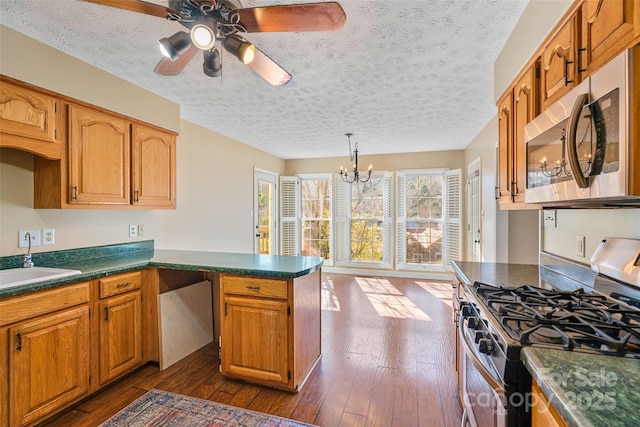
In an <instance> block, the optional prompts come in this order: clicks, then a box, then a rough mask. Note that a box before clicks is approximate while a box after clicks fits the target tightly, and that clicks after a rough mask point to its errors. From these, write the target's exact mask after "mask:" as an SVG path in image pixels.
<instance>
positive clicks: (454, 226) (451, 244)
mask: <svg viewBox="0 0 640 427" xmlns="http://www.w3.org/2000/svg"><path fill="white" fill-rule="evenodd" d="M444 182H445V192H446V194H445V200H444V203H445V217H444V245H445V248H444V260H443V261H444V265H445V266H448V265H449V264H450V263H451V261H455V260H460V259H461V249H462V240H461V239H462V188H461V187H462V172H461V170H460V169H455V170H451V171H446V172H445V174H444Z"/></svg>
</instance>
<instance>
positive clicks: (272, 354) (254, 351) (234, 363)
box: [221, 296, 290, 385]
mask: <svg viewBox="0 0 640 427" xmlns="http://www.w3.org/2000/svg"><path fill="white" fill-rule="evenodd" d="M287 325H288V315H287V303H286V301H274V300H269V299H262V298H250V297H234V296H226V297H225V299H224V302H223V313H222V325H221V326H222V328H221V340H222V352H221V353H222V356H221V357H222V360H221V371H222V374H223V375H229V376H235V377H240V378H246V379H253V380H257V381H263V382H265V381H266V382H269V383H273V384H278V383H279V384H282V385H287V383H288V382H289V380H288V376H289V372H290V371H289V365H288V346H289V336H288V326H287Z"/></svg>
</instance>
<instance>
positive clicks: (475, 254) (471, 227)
mask: <svg viewBox="0 0 640 427" xmlns="http://www.w3.org/2000/svg"><path fill="white" fill-rule="evenodd" d="M480 200H481V199H480V158H477V159H476V160H474V161H473V162H471V163H470V164H469V166H468V167H467V259H468V260H469V261H473V262H480V261H481V260H482V246H481V245H480V235H481V227H480V225H481V224H482V221H481V215H480V212H481V210H480V209H481V206H480Z"/></svg>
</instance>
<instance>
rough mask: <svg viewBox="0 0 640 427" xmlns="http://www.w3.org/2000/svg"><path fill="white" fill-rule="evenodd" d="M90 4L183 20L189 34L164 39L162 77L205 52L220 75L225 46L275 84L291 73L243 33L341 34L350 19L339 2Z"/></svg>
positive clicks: (207, 67)
mask: <svg viewBox="0 0 640 427" xmlns="http://www.w3.org/2000/svg"><path fill="white" fill-rule="evenodd" d="M84 1H86V2H89V3H97V4H102V5H105V6H111V7H115V8H119V9H125V10H130V11H133V12H139V13H144V14H147V15H152V16H157V17H159V18H164V19H168V20H170V21H177V22H179V23H180V24H182V25H183V26H184V27H186V28H187V29H188V31H178V32H177V33H175V34H174V35H172V36H170V37H165V38H162V39H160V40H159V41H158V43H159V44H160V51H161V52H162V54H163V55H164V57H163V58H162V60H161V61H160V62H159V63H158V65H156V67H155V69H154V72H156V73H158V74H161V75H165V76H172V75H177V74H180V72H181V71H182V70H183V69H184V67H185V66H186V65H187V63H188V62H189V61H190V60H191V58H193V56H194V55H195V54H196V53H197V52H198V51H199V50H201V51H202V52H203V56H204V62H203V66H202V68H203V72H204V73H205V74H206V75H208V76H210V77H218V76H220V75H222V62H221V50H220V48H219V46H220V47H223V48H224V49H225V50H226V51H227V52H229V53H231V54H233V55H234V56H235V57H237V58H238V59H239V60H240V61H242V62H243V63H244V64H246V65H247V67H249V68H250V69H251V70H253V71H254V72H256V73H257V74H258V75H259V76H260V77H262V78H263V79H265V80H266V81H268V82H269V83H271V84H272V85H273V86H280V85H283V84H285V83H287V82H288V81H289V80H291V74H289V73H288V72H287V71H285V70H284V69H283V68H282V67H280V65H278V64H277V63H276V62H275V61H273V60H272V59H271V58H269V57H268V56H267V55H265V54H264V53H263V52H262V51H260V50H259V49H258V48H257V47H255V46H254V45H253V44H252V43H251V42H249V41H248V40H247V39H246V38H245V37H244V36H243V35H242V33H258V32H307V31H333V32H338V31H340V30H341V29H342V26H343V25H344V22H345V20H346V15H345V13H344V10H343V9H342V6H340V4H338V3H337V2H324V3H303V4H291V5H281V6H265V7H250V8H242V5H241V3H240V1H239V0H169V4H168V7H165V6H162V5H159V4H155V3H150V2H146V1H142V0H84Z"/></svg>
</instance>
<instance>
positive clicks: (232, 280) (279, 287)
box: [222, 276, 287, 299]
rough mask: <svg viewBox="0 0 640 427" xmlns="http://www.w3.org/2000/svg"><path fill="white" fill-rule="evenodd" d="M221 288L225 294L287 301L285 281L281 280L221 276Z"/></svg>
mask: <svg viewBox="0 0 640 427" xmlns="http://www.w3.org/2000/svg"><path fill="white" fill-rule="evenodd" d="M222 288H223V289H224V293H226V294H237V295H250V296H258V297H264V298H280V299H287V281H286V280H282V279H263V278H259V277H245V276H222Z"/></svg>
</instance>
